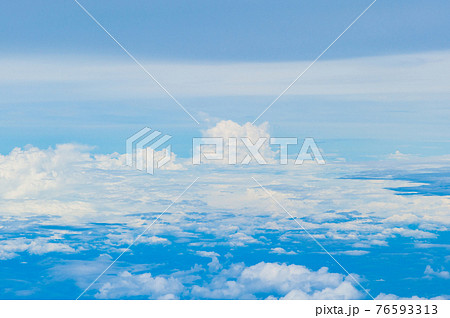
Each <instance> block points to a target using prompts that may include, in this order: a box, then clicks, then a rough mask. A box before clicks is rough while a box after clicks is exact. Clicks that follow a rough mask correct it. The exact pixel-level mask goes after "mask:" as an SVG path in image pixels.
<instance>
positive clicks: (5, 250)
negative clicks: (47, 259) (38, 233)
mask: <svg viewBox="0 0 450 318" xmlns="http://www.w3.org/2000/svg"><path fill="white" fill-rule="evenodd" d="M50 240H51V238H37V239H34V240H32V239H27V238H14V239H9V240H5V241H1V242H0V260H7V259H12V258H14V257H18V256H19V254H18V253H21V252H28V253H29V254H34V255H43V254H47V253H52V252H57V253H69V254H71V253H76V252H77V251H78V250H76V249H75V248H73V247H71V246H70V245H68V244H65V243H60V242H51V241H50Z"/></svg>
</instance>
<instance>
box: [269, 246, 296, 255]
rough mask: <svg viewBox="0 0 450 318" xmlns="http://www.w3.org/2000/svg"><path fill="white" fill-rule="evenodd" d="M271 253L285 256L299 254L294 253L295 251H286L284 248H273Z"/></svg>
mask: <svg viewBox="0 0 450 318" xmlns="http://www.w3.org/2000/svg"><path fill="white" fill-rule="evenodd" d="M270 253H274V254H285V255H296V254H297V253H296V252H294V251H289V252H288V251H286V250H285V249H284V248H282V247H275V248H272V249H271V250H270Z"/></svg>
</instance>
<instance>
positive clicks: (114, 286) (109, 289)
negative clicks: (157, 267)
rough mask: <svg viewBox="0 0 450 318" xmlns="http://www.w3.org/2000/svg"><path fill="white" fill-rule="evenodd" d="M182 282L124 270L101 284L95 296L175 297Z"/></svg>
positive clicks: (179, 291) (181, 286) (177, 295)
mask: <svg viewBox="0 0 450 318" xmlns="http://www.w3.org/2000/svg"><path fill="white" fill-rule="evenodd" d="M183 289H184V287H183V284H182V283H181V282H180V281H179V280H178V279H176V278H174V277H164V276H157V277H152V275H151V274H150V273H144V274H138V275H133V274H131V273H130V272H127V271H124V272H122V273H120V274H119V275H118V276H116V277H114V278H112V279H111V280H110V281H108V282H107V283H106V284H104V285H103V286H101V288H100V290H99V292H98V293H97V294H96V295H95V297H96V298H115V299H117V298H121V297H131V296H137V295H148V297H149V298H151V299H177V298H179V295H180V293H181V292H182V291H183Z"/></svg>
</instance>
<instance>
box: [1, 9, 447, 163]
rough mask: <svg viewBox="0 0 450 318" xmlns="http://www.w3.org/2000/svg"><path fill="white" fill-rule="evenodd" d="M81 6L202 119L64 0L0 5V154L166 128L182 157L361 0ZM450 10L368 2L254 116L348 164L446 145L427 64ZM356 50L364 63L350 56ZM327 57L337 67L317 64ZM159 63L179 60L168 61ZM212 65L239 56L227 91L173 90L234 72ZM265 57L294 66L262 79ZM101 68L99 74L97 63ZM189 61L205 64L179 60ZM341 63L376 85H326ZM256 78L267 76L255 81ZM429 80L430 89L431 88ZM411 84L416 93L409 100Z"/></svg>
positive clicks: (263, 95)
mask: <svg viewBox="0 0 450 318" xmlns="http://www.w3.org/2000/svg"><path fill="white" fill-rule="evenodd" d="M82 3H83V5H84V6H85V7H86V8H87V9H88V10H89V11H90V12H91V13H92V14H93V15H94V16H95V17H96V18H97V19H98V20H99V21H100V22H101V23H102V24H103V25H104V26H105V27H106V28H107V29H108V30H109V31H110V32H111V33H112V34H113V35H114V36H115V37H116V38H117V39H118V40H119V41H120V42H121V43H122V44H123V45H124V46H125V47H126V48H127V49H128V50H129V51H130V52H131V53H132V54H133V55H134V56H136V58H137V59H138V60H140V61H142V62H143V63H144V64H146V65H148V64H150V65H149V66H148V69H149V70H150V71H151V72H153V73H154V74H155V75H156V76H157V78H158V79H160V80H161V81H162V82H163V83H165V84H166V86H167V88H168V89H169V90H170V91H172V92H173V93H174V94H175V95H176V96H177V98H178V99H179V100H180V101H181V102H182V103H183V105H185V107H186V108H187V109H189V110H190V111H191V112H192V113H193V114H195V115H196V117H200V118H201V120H202V121H201V126H200V127H197V125H195V123H194V122H190V119H189V118H188V117H186V114H185V113H183V112H182V111H180V109H178V106H177V105H176V104H175V103H174V102H173V101H172V100H170V99H169V98H168V97H167V96H166V95H165V94H164V93H163V92H162V91H161V90H160V89H159V88H158V87H157V86H156V84H155V83H154V82H152V81H151V80H150V79H149V78H148V77H147V76H146V75H145V74H144V73H143V72H142V70H140V69H139V68H138V67H137V66H136V65H133V62H132V61H131V60H130V59H129V57H127V56H126V55H125V54H124V52H123V51H122V50H121V49H120V48H119V47H118V46H117V45H116V44H115V43H114V42H113V41H112V40H111V39H110V38H109V37H108V36H107V35H106V34H105V33H104V32H103V31H102V30H101V29H100V28H99V27H98V26H96V25H95V24H94V23H93V22H92V20H90V19H89V17H88V16H87V15H86V14H85V13H84V12H83V11H82V10H81V9H80V8H79V7H78V6H77V5H76V4H75V3H74V2H71V1H62V2H57V3H55V2H51V1H29V2H20V3H8V4H6V5H5V6H4V7H3V10H2V12H1V13H0V15H1V16H0V17H1V19H0V21H1V22H0V32H1V37H2V39H3V41H2V42H1V43H0V46H1V52H2V54H1V59H2V61H3V66H2V67H3V68H4V69H5V73H4V74H6V78H5V79H2V81H1V83H0V91H1V92H2V96H3V100H2V102H1V107H2V109H3V116H2V125H1V128H0V129H1V131H2V136H4V138H3V142H2V146H1V149H0V151H1V152H2V153H8V152H9V151H11V149H13V148H14V147H15V146H25V145H26V144H33V145H37V146H40V147H48V146H51V145H55V144H57V143H66V142H75V143H82V144H89V145H95V146H97V149H98V151H99V152H102V153H105V152H113V151H118V152H122V151H123V150H124V149H123V140H124V139H125V138H127V137H128V136H129V135H131V134H133V133H134V131H136V130H138V129H140V128H142V127H143V126H147V125H149V124H150V125H158V129H160V130H163V131H164V132H166V133H168V134H171V135H173V136H174V141H173V142H174V146H175V147H177V153H179V154H180V155H182V156H185V157H187V156H189V149H188V147H186V144H188V143H189V138H191V137H192V136H195V135H199V134H200V130H201V129H205V128H208V127H209V126H211V123H214V122H217V121H218V120H221V119H231V120H233V121H236V122H238V123H241V124H243V123H245V122H247V121H253V120H254V119H255V118H256V116H257V114H259V113H260V112H261V111H262V110H263V109H264V108H265V107H266V106H267V105H268V104H270V102H271V101H272V100H273V99H274V98H275V97H276V96H277V95H278V94H279V92H281V91H282V90H283V89H284V88H285V87H286V86H287V85H288V84H289V83H290V82H291V81H292V80H293V79H294V78H295V77H296V76H297V75H298V74H299V73H300V72H301V71H303V69H304V68H305V67H306V65H307V64H306V63H307V62H308V61H311V60H313V59H314V58H315V57H316V56H317V55H318V54H319V53H320V52H322V50H323V49H325V48H326V47H327V46H328V45H329V44H330V43H331V42H332V41H333V40H334V39H335V38H336V37H337V36H338V35H339V34H340V33H341V32H342V31H343V30H344V29H345V28H346V27H347V26H348V25H349V23H350V22H351V21H353V19H354V18H356V17H357V16H358V15H359V14H360V13H361V12H362V11H363V10H364V9H365V8H366V7H367V6H368V5H369V3H370V2H367V1H366V2H363V1H345V2H333V1H314V2H312V1H284V2H283V3H281V4H280V3H279V2H278V1H264V2H261V1H243V2H242V1H241V2H239V4H237V3H235V2H211V1H190V2H189V4H188V3H186V2H184V1H180V2H174V3H172V4H171V5H167V4H166V3H165V2H160V1H152V2H151V3H148V2H144V1H136V2H133V4H132V5H130V4H128V3H124V2H122V1H112V2H102V1H86V2H82ZM448 6H449V4H448V3H447V2H445V1H432V2H429V3H427V4H426V5H424V3H423V2H421V1H398V2H383V1H379V2H377V3H376V4H375V5H374V6H373V7H372V8H370V10H369V11H368V12H367V13H366V14H365V15H364V16H363V17H362V18H361V19H360V20H359V21H358V22H357V23H356V24H355V25H354V26H353V27H352V28H351V29H350V30H349V31H348V32H347V33H346V34H345V35H344V36H343V37H342V38H341V39H339V41H338V42H336V44H335V45H334V46H333V47H332V48H331V49H330V50H329V51H328V52H327V53H326V54H325V55H324V56H323V57H322V58H321V60H320V61H319V63H318V65H316V66H314V67H313V68H312V69H311V70H310V71H309V72H308V73H307V74H305V76H304V77H303V78H302V79H301V80H300V81H299V82H298V83H297V84H296V85H295V86H294V89H297V92H293V94H292V95H289V94H286V95H285V96H283V97H282V98H281V99H280V100H279V101H278V102H277V103H276V105H274V107H273V109H271V110H270V111H269V113H267V114H266V115H265V116H263V117H262V118H261V119H260V120H261V121H270V124H271V127H272V128H273V130H274V131H273V133H274V134H277V135H280V136H281V135H288V136H299V137H305V136H314V137H316V138H317V139H318V140H319V141H320V142H322V143H324V144H325V143H326V144H327V146H328V147H329V149H330V151H329V152H331V153H336V152H339V153H340V155H341V156H345V157H346V158H347V159H348V160H364V159H366V160H367V157H371V156H376V155H379V154H383V155H386V154H389V153H393V152H395V151H396V150H401V151H403V152H407V153H415V154H428V153H431V154H444V153H445V152H443V151H442V148H443V147H446V146H448V143H447V140H448V136H449V130H448V128H447V127H448V125H446V123H445V121H444V122H443V121H442V120H440V119H442V118H445V117H447V116H448V110H447V107H446V103H447V102H448V91H447V90H446V89H445V87H447V85H446V84H447V83H446V82H445V81H446V80H445V78H446V75H445V74H446V73H447V71H448V69H449V66H448V63H447V62H442V63H441V65H440V66H439V65H437V66H436V64H435V61H436V59H438V60H439V59H442V58H446V57H448V49H449V47H448V43H449V41H448V34H447V32H446V30H447V29H448V27H449V25H448V24H449V22H448V19H446V15H445V13H446V11H448V10H446V8H448ZM427 54H428V55H427ZM430 54H432V55H433V56H434V57H432V58H430ZM405 55H407V56H406V57H405ZM357 58H362V59H364V58H365V59H366V60H365V61H363V62H362V63H361V62H360V63H358V60H355V59H357ZM377 58H381V61H378V60H376V59H377ZM383 58H384V59H383ZM423 59H425V60H428V61H430V63H429V64H430V66H429V67H428V68H420V66H421V64H422V63H423ZM329 60H330V61H335V63H334V64H332V65H331V66H330V67H327V64H326V61H329ZM344 61H345V62H344ZM321 62H322V63H324V64H323V66H322V67H321V66H320V65H319V64H320V63H321ZM171 63H172V64H173V63H175V64H176V63H181V64H183V65H185V66H187V67H186V68H180V67H179V65H178V67H177V66H173V67H172V68H171V69H170V70H167V67H168V65H169V64H171ZM221 63H225V67H227V66H228V68H229V69H231V68H230V67H229V63H231V64H233V63H235V64H233V65H236V63H238V64H237V66H235V68H238V69H239V68H240V67H239V65H240V64H239V63H247V64H245V65H244V67H243V68H241V69H242V72H241V73H242V74H240V75H239V76H240V77H239V78H240V79H244V80H245V79H247V80H246V81H244V83H242V85H240V86H238V87H230V88H229V89H228V90H225V91H221V90H220V89H219V90H218V91H217V90H215V91H212V92H209V91H208V92H202V91H198V90H195V92H193V93H190V94H186V90H189V88H187V89H185V90H180V89H179V87H180V85H183V83H184V84H186V83H189V84H192V85H197V86H198V85H202V83H203V82H202V81H208V82H209V83H212V84H211V85H210V86H214V85H215V87H217V88H219V87H224V86H226V84H227V83H228V82H229V81H233V78H232V74H233V71H230V73H229V74H226V75H227V77H225V79H224V78H223V74H222V73H220V72H219V70H217V68H214V67H217V66H218V65H223V64H221ZM227 63H228V64H227ZM255 63H267V64H263V65H261V64H256V65H255ZM274 63H294V65H291V66H289V65H288V66H286V67H284V68H283V69H284V70H285V71H284V72H283V73H281V74H280V75H279V76H278V77H277V78H273V73H272V70H273V69H274V70H276V69H280V67H279V66H277V64H274ZM295 63H299V64H298V65H297V64H295ZM302 63H303V64H302ZM342 63H344V65H345V67H344V68H343V69H341V68H339V65H341V64H342ZM401 63H403V64H404V65H405V68H406V69H408V67H409V65H410V64H413V65H414V66H416V67H417V69H414V68H410V72H409V73H406V74H405V75H402V74H404V72H403V70H398V71H397V72H396V71H395V70H394V73H395V72H396V73H395V74H397V76H395V78H394V79H392V80H391V81H392V83H390V82H389V79H390V78H391V77H392V76H393V75H392V72H391V73H389V72H386V73H383V72H381V73H380V74H378V73H376V70H377V68H379V67H381V68H382V69H389V67H391V66H392V65H401ZM80 64H81V65H80ZM99 64H100V65H101V67H100V70H98V67H97V69H96V67H95V66H99ZM374 64H375V66H374V68H372V69H369V70H365V68H366V67H369V68H370V66H371V65H374ZM119 65H120V66H121V67H122V68H121V69H117V66H119ZM193 65H194V66H198V65H209V66H210V67H211V68H212V69H211V70H210V69H206V70H205V69H201V68H200V69H199V68H198V67H197V68H195V67H194V69H192V68H189V66H191V67H192V66H193ZM349 67H352V71H351V72H350V74H352V77H353V78H350V79H347V80H349V81H350V83H355V84H356V83H359V82H360V81H361V80H363V81H365V82H366V83H367V85H370V87H373V88H375V92H374V93H371V94H370V96H366V95H364V93H366V94H367V90H368V89H367V86H366V88H365V89H364V88H361V89H362V90H363V92H362V94H358V95H355V92H347V91H344V92H343V89H342V87H341V86H337V87H336V84H338V83H341V84H342V83H343V81H345V80H344V79H346V78H348V77H349V75H348V74H345V72H344V74H342V72H343V70H345V69H349ZM436 68H438V73H436ZM105 70H106V71H105ZM108 70H110V72H112V75H113V76H111V73H108ZM205 72H206V73H205ZM216 72H217V76H215V75H214V74H216ZM260 72H262V73H260ZM330 73H332V74H334V75H333V76H330ZM10 74H14V76H13V78H14V79H12V78H11V76H10V77H8V75H10ZM205 74H208V75H209V77H208V76H207V78H206V79H205V78H204V75H205ZM339 74H342V75H341V77H342V78H340V77H339ZM130 78H132V79H133V81H132V82H130ZM89 79H93V80H91V81H90V80H89ZM221 79H222V80H225V83H222V82H221ZM262 79H264V80H265V81H266V83H267V85H266V86H264V87H259V86H258V83H260V81H261V80H262ZM312 80H313V81H312ZM177 81H178V82H177ZM227 81H228V82H227ZM323 81H326V82H327V85H326V87H325V88H324V90H325V91H327V90H330V88H334V90H333V89H332V92H331V93H328V94H326V95H323V91H322V92H318V93H312V94H310V93H309V92H310V90H311V89H312V90H316V89H317V88H320V86H323V84H322V83H323ZM215 82H217V84H214V83H215ZM383 82H389V83H388V84H385V85H383ZM437 83H441V86H442V87H441V88H435V87H434V86H436V85H437ZM255 85H256V86H257V87H256V88H255ZM311 85H312V86H311ZM349 85H352V84H349ZM396 85H398V86H402V87H409V91H406V92H401V93H400V94H398V95H399V96H392V95H393V94H392V92H388V91H387V89H386V88H387V87H390V88H391V89H392V90H394V91H395V90H396V88H395V86H396ZM266 87H267V88H268V87H270V88H271V89H270V90H268V89H267V88H266ZM424 87H425V88H427V91H426V92H422V90H423V88H424ZM238 88H239V89H238ZM255 89H256V90H257V92H255ZM294 89H293V90H294ZM135 90H137V91H135ZM369 90H370V89H369ZM397 90H398V89H397ZM356 91H358V88H356ZM146 92H148V94H146ZM341 92H342V93H341ZM411 92H413V93H414V92H416V93H415V94H412V95H413V96H410V94H411ZM374 94H375V95H374ZM394 95H395V94H394ZM356 96H360V97H359V98H355V97H356ZM206 119H208V120H209V121H208V122H206V121H205V120H206ZM330 121H331V123H330ZM412 123H414V124H412ZM418 127H419V129H418ZM424 142H427V145H428V146H426V147H424V146H423V144H424ZM337 145H339V146H337ZM353 145H358V149H359V148H360V147H362V148H363V149H364V153H367V156H365V155H361V154H360V153H358V151H354V147H353ZM365 145H368V146H367V147H366V146H365ZM374 149H376V150H375V151H374Z"/></svg>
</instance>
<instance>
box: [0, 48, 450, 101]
mask: <svg viewBox="0 0 450 318" xmlns="http://www.w3.org/2000/svg"><path fill="white" fill-rule="evenodd" d="M143 64H144V65H145V66H146V67H148V69H150V70H152V74H154V75H155V76H156V77H157V78H158V79H160V80H161V81H162V82H163V83H165V84H166V86H167V87H169V88H170V91H171V92H172V93H174V94H175V95H176V96H230V95H234V96H236V95H239V96H242V95H251V96H258V95H264V96H267V95H269V96H275V95H277V94H279V93H280V92H281V91H282V90H283V89H285V88H286V87H287V85H289V84H290V82H291V81H292V80H293V79H294V78H295V77H296V76H297V75H298V74H299V73H300V72H301V71H303V70H304V69H305V68H306V67H307V66H308V65H309V64H310V61H297V62H267V63H243V62H234V63H232V62H230V63H201V62H199V63H195V62H193V63H177V62H169V61H160V62H157V61H153V62H149V61H147V62H145V61H144V62H143ZM0 68H1V69H2V70H4V71H3V72H2V74H0V88H3V90H4V91H5V96H4V100H5V99H6V100H8V101H12V100H15V101H18V100H24V98H26V97H25V96H24V94H23V93H22V92H23V88H22V87H23V86H24V85H27V88H28V94H27V96H32V97H33V100H34V101H36V100H44V101H48V100H55V99H61V98H62V97H63V96H64V98H65V99H66V100H80V99H82V100H86V99H89V100H93V99H109V100H117V99H118V98H133V99H134V98H136V97H140V98H149V97H153V96H161V95H160V94H161V91H160V89H159V87H157V85H148V84H147V83H148V82H147V78H146V75H145V74H143V73H141V72H139V71H138V70H136V66H135V65H134V64H133V63H132V62H126V63H124V62H120V61H115V60H111V59H107V58H97V59H92V58H89V59H87V58H86V57H80V56H78V57H77V56H71V57H67V58H61V57H55V56H43V57H41V58H29V57H15V58H6V57H4V58H2V59H0ZM86 70H89V71H86ZM449 71H450V58H449V54H448V52H447V51H437V52H427V53H416V54H403V55H390V56H379V57H363V58H352V59H342V60H319V61H318V62H317V63H315V65H314V72H308V73H307V74H306V76H304V77H303V78H302V85H294V86H293V87H292V88H291V89H290V90H289V91H287V93H286V94H288V95H321V96H324V95H325V96H326V95H335V96H336V95H337V96H351V98H353V99H354V98H360V99H370V100H379V99H380V98H383V96H389V98H390V99H391V100H392V99H393V98H394V99H395V98H397V99H402V100H414V99H415V100H417V99H420V100H427V99H429V98H430V97H432V96H433V95H435V96H439V97H441V98H442V96H447V98H448V89H447V88H448V86H449V85H450V83H448V82H446V80H445V79H446V78H447V77H446V74H447V73H448V72H449ZM30 83H33V85H30ZM66 87H70V90H67V89H65V88H66Z"/></svg>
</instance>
